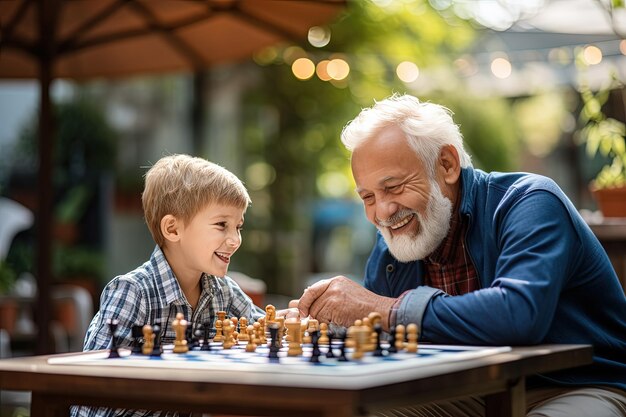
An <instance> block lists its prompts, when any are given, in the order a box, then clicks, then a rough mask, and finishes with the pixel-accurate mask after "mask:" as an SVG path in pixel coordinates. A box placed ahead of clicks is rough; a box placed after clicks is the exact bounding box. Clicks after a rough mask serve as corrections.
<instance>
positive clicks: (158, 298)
mask: <svg viewBox="0 0 626 417" xmlns="http://www.w3.org/2000/svg"><path fill="white" fill-rule="evenodd" d="M201 285H202V293H201V294H200V299H199V301H198V305H197V307H196V309H195V310H194V309H192V308H191V305H190V304H189V302H188V301H187V299H186V298H185V296H184V294H183V292H182V290H181V288H180V286H179V284H178V280H177V279H176V277H175V276H174V272H173V271H172V268H170V265H169V264H168V262H167V259H165V255H164V254H163V252H162V251H161V248H159V247H158V246H156V248H155V249H154V251H153V252H152V256H151V257H150V260H149V261H147V262H146V263H144V264H143V265H142V266H140V267H139V268H137V269H135V270H134V271H132V272H129V273H128V274H126V275H121V276H117V277H115V278H114V279H113V280H112V281H111V282H109V283H108V284H107V286H106V287H105V288H104V291H103V292H102V296H101V298H100V311H98V313H96V315H95V316H94V318H93V320H92V321H91V324H90V325H89V328H88V330H87V336H86V338H85V347H84V350H97V349H108V348H110V347H111V344H112V338H111V332H110V330H109V325H108V324H107V320H108V319H115V320H117V321H118V327H117V335H118V340H119V346H131V344H132V342H133V339H132V333H131V332H132V326H133V325H141V326H143V325H145V324H151V325H153V324H155V323H161V331H160V332H159V334H157V337H159V338H160V340H161V342H162V343H172V342H173V341H174V340H175V338H176V334H175V332H174V329H172V327H171V325H170V324H171V321H172V320H174V318H175V317H176V314H177V313H179V312H181V313H183V314H184V315H185V319H186V320H188V321H189V322H190V325H191V326H192V329H194V330H195V329H196V327H197V326H198V325H199V324H203V325H204V324H205V323H209V324H210V326H211V334H210V337H213V336H214V335H215V320H216V319H217V312H218V311H226V315H227V316H228V317H237V318H240V317H246V318H247V319H248V320H249V321H250V322H253V321H255V320H256V319H258V318H259V317H262V316H264V315H265V311H264V310H262V309H260V308H259V307H257V306H255V305H254V304H253V303H252V300H251V299H250V297H248V296H247V295H246V294H245V293H244V292H243V291H242V290H241V288H239V286H238V285H237V283H235V281H233V280H232V279H231V278H229V277H223V278H220V277H215V276H213V275H207V274H203V275H202V277H201ZM71 415H72V416H80V417H95V416H98V417H104V416H106V417H110V416H154V417H156V416H161V417H164V416H168V417H169V416H177V415H178V414H177V413H172V412H152V411H144V410H120V409H118V410H114V409H107V408H94V407H72V413H71Z"/></svg>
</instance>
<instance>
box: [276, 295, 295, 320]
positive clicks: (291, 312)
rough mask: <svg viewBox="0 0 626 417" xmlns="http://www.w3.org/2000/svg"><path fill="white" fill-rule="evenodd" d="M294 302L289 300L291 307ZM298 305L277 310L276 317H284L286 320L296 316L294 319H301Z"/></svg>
mask: <svg viewBox="0 0 626 417" xmlns="http://www.w3.org/2000/svg"><path fill="white" fill-rule="evenodd" d="M292 302H293V300H292V301H290V302H289V307H292V306H291V303H292ZM297 307H298V306H297V305H295V306H294V308H285V309H283V310H277V311H276V317H284V318H285V320H286V319H290V318H294V319H299V318H300V312H299V311H298V309H297Z"/></svg>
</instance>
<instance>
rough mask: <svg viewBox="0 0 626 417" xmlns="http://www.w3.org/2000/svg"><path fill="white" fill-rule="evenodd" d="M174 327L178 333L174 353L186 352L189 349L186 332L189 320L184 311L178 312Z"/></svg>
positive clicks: (173, 323)
mask: <svg viewBox="0 0 626 417" xmlns="http://www.w3.org/2000/svg"><path fill="white" fill-rule="evenodd" d="M172 328H173V329H174V332H175V334H176V340H174V350H173V352H174V353H186V352H188V351H189V346H187V340H186V339H185V334H186V331H187V320H185V316H184V314H183V313H177V314H176V318H175V319H174V321H173V322H172Z"/></svg>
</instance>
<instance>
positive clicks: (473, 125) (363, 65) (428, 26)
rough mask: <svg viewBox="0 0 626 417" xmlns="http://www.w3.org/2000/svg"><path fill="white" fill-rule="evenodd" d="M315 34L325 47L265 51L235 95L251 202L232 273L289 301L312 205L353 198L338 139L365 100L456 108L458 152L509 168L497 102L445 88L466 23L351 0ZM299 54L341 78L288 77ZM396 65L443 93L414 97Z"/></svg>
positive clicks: (301, 269)
mask: <svg viewBox="0 0 626 417" xmlns="http://www.w3.org/2000/svg"><path fill="white" fill-rule="evenodd" d="M377 3H379V4H381V5H378V4H377ZM321 32H322V36H321V38H322V40H323V39H324V37H327V36H328V35H329V34H330V36H331V39H330V42H329V43H328V44H327V45H325V46H321V47H319V48H316V47H313V46H311V45H310V44H307V45H301V46H300V47H293V46H292V47H289V48H286V49H279V48H273V49H269V50H266V51H264V52H263V53H261V54H259V55H258V57H257V58H258V59H257V62H259V63H261V64H262V65H263V66H264V67H263V68H262V80H261V82H259V83H258V87H257V88H256V89H254V90H252V91H250V92H249V93H248V95H247V96H246V97H244V99H243V102H244V103H245V104H244V115H243V117H242V123H243V124H244V128H243V136H244V143H245V152H244V154H245V155H246V156H245V158H246V161H245V165H246V166H249V167H250V168H249V169H248V172H247V174H246V177H245V180H246V183H247V185H248V187H249V188H250V191H251V194H252V200H253V206H252V209H251V210H250V211H249V213H248V216H247V220H246V237H245V239H244V243H243V247H242V249H241V252H243V254H242V255H238V257H237V258H238V259H242V260H245V262H244V261H241V265H238V264H235V267H236V268H238V269H240V270H242V271H244V272H249V273H251V274H253V275H255V276H259V277H261V278H263V279H264V280H265V281H266V282H267V284H268V291H269V292H271V293H281V294H290V295H296V294H297V293H298V291H299V287H301V286H302V285H303V283H304V282H303V279H304V277H302V274H306V273H308V272H310V271H311V259H310V253H311V247H310V241H311V239H310V236H311V229H312V228H313V227H314V225H313V224H312V218H313V216H312V212H311V210H312V207H313V202H314V201H315V200H316V199H318V198H323V197H333V198H354V197H355V196H354V192H353V188H354V184H353V180H352V176H351V174H350V166H349V155H348V153H347V152H346V151H345V150H344V148H343V146H342V145H341V143H340V140H339V136H340V132H341V130H342V128H343V126H344V125H345V124H346V123H347V122H348V121H349V120H351V119H352V118H354V117H355V116H356V115H357V114H358V112H359V111H360V109H361V108H362V107H366V106H370V105H372V104H373V100H378V99H382V98H385V97H387V96H389V95H391V94H392V93H394V92H398V93H403V92H409V93H411V94H414V95H419V96H420V98H421V99H423V100H428V99H430V98H433V101H436V102H438V103H441V104H444V105H447V106H449V107H450V108H451V109H452V110H454V111H455V112H456V115H455V118H456V120H457V123H461V124H462V131H463V133H464V137H465V139H466V142H467V144H468V148H469V149H470V151H471V152H472V153H473V154H474V155H479V156H481V157H478V158H475V159H476V160H477V161H478V162H479V163H478V164H477V165H478V166H480V167H482V168H485V169H488V170H490V169H498V170H505V169H507V168H511V166H513V165H514V163H515V161H514V159H513V158H512V156H511V155H514V154H515V153H514V152H513V149H514V148H515V146H516V143H517V142H516V141H517V138H516V137H515V133H514V129H513V128H512V126H513V122H512V120H511V116H510V114H511V112H510V109H508V106H509V104H508V103H507V102H506V100H504V99H501V100H500V101H498V100H497V99H490V100H488V101H487V100H483V103H477V99H476V98H472V97H471V95H470V94H467V92H464V91H462V90H461V87H456V86H455V85H454V84H453V83H454V78H453V74H454V63H453V62H454V59H456V58H457V57H458V56H459V55H460V54H461V53H462V51H464V50H466V49H467V48H468V46H469V45H470V44H471V42H472V40H473V39H474V36H475V29H474V28H473V27H472V25H471V24H470V23H469V22H467V21H464V20H462V19H459V18H458V17H456V16H455V15H454V14H453V13H452V12H451V11H437V10H434V9H433V8H432V7H431V6H430V5H429V3H428V2H427V1H425V0H424V1H413V2H404V1H395V2H371V1H358V2H349V10H348V12H347V13H346V14H345V15H344V17H343V18H341V19H339V20H338V21H337V22H336V23H334V24H333V25H332V26H331V27H330V32H328V33H324V29H323V28H322V29H321ZM322 44H323V42H322ZM336 51H341V53H337V52H336ZM305 57H306V58H308V59H310V60H311V61H312V62H313V63H314V64H317V66H318V68H319V66H320V64H319V63H320V62H322V61H325V60H332V59H335V58H340V59H343V60H344V61H345V62H347V63H348V65H349V68H350V69H349V75H348V76H347V77H346V78H344V79H341V80H336V79H332V80H329V81H323V80H322V79H320V77H319V76H316V75H315V74H313V75H312V76H311V77H310V78H308V79H306V80H300V79H297V78H296V77H295V76H294V74H293V73H292V67H291V64H292V63H293V62H294V60H295V59H297V58H305ZM404 61H409V62H412V63H414V64H416V65H417V68H418V71H421V70H422V69H428V70H430V71H433V72H435V74H436V76H438V77H444V78H446V77H447V80H446V82H448V81H449V84H453V85H452V89H451V90H450V85H448V89H446V91H436V90H434V91H433V90H432V89H429V90H426V89H425V88H422V89H423V90H424V91H427V92H425V93H424V94H422V93H421V92H420V89H419V87H418V90H417V92H415V89H414V88H412V87H409V85H408V84H405V83H404V82H403V81H401V80H400V79H399V78H398V76H396V68H397V66H398V65H399V64H400V63H401V62H404ZM309 66H311V64H309ZM420 76H421V75H420ZM337 78H338V77H337ZM435 97H437V98H438V100H434V98H435ZM439 98H440V100H439ZM482 104H484V106H482ZM482 156H484V157H482ZM245 254H249V255H251V256H246V255H245ZM235 262H237V260H236V261H235ZM313 272H315V271H313Z"/></svg>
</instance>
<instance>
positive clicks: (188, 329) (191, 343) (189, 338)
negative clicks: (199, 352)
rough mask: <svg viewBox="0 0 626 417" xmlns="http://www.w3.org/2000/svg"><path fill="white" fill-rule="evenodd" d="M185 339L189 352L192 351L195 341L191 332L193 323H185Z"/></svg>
mask: <svg viewBox="0 0 626 417" xmlns="http://www.w3.org/2000/svg"><path fill="white" fill-rule="evenodd" d="M185 339H186V340H187V346H189V350H191V349H193V348H194V347H195V346H194V343H195V342H196V341H195V335H194V331H193V323H192V322H187V327H186V328H185Z"/></svg>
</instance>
